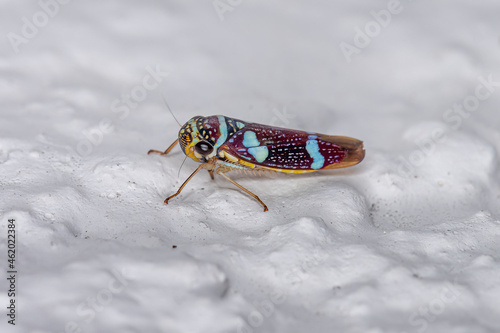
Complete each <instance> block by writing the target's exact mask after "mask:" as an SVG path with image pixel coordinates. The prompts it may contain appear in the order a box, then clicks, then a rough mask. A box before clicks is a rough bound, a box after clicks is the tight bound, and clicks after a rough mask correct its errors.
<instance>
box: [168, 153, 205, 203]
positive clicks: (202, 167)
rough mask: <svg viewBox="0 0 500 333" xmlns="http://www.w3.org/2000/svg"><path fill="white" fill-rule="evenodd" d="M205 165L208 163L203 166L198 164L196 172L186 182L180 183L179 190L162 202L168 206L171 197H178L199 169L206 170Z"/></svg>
mask: <svg viewBox="0 0 500 333" xmlns="http://www.w3.org/2000/svg"><path fill="white" fill-rule="evenodd" d="M207 164H208V163H203V164H200V166H199V167H198V168H197V169H196V170H194V172H193V173H192V174H191V176H189V177H188V179H186V180H185V181H184V183H182V185H181V187H180V188H179V190H178V191H177V192H176V193H175V194H173V195H171V196H169V197H168V198H166V199H165V201H164V202H165V203H166V204H168V200H170V199H172V198H173V197H176V196H178V195H179V193H181V191H182V189H183V188H184V186H186V184H187V183H189V181H190V180H191V178H193V176H194V175H196V174H197V173H198V171H200V170H201V169H204V168H206V167H207Z"/></svg>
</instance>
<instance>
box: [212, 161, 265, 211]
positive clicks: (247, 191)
mask: <svg viewBox="0 0 500 333" xmlns="http://www.w3.org/2000/svg"><path fill="white" fill-rule="evenodd" d="M227 171H228V170H226V169H225V168H219V169H217V171H216V172H217V174H218V175H221V176H222V177H224V178H225V179H226V180H227V181H228V182H230V183H231V184H233V185H235V186H237V187H238V188H239V189H240V190H242V191H245V192H246V193H248V194H250V195H251V196H252V197H254V198H255V199H256V200H257V201H258V202H260V204H261V205H262V206H264V211H265V212H267V211H268V210H269V209H268V208H267V206H266V204H265V203H264V202H263V201H262V200H260V198H259V197H258V196H257V195H256V194H254V193H252V192H250V191H249V190H247V189H246V188H244V187H243V186H241V185H240V184H238V183H237V182H235V181H234V180H232V179H231V178H229V177H228V176H227V175H226V174H225V172H227Z"/></svg>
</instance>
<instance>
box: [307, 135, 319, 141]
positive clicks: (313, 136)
mask: <svg viewBox="0 0 500 333" xmlns="http://www.w3.org/2000/svg"><path fill="white" fill-rule="evenodd" d="M308 138H309V140H316V139H317V138H318V136H317V135H309V137H308Z"/></svg>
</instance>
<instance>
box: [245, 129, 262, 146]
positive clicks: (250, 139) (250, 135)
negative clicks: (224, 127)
mask: <svg viewBox="0 0 500 333" xmlns="http://www.w3.org/2000/svg"><path fill="white" fill-rule="evenodd" d="M243 145H244V146H245V147H257V146H259V145H260V142H259V140H257V135H256V134H255V132H253V131H247V132H245V135H244V136H243Z"/></svg>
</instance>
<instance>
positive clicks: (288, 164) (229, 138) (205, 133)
mask: <svg viewBox="0 0 500 333" xmlns="http://www.w3.org/2000/svg"><path fill="white" fill-rule="evenodd" d="M177 143H179V144H180V146H181V148H182V151H183V152H184V154H185V155H186V156H187V157H190V158H192V159H193V160H195V161H196V162H199V163H201V164H200V165H199V166H198V168H197V169H196V170H195V171H194V172H193V173H192V174H191V175H190V176H189V177H188V178H187V179H186V181H184V183H183V184H182V185H181V187H180V188H179V190H178V191H177V192H176V193H175V194H173V195H171V196H169V197H168V198H166V199H165V203H166V204H168V201H169V200H170V199H172V198H174V197H176V196H177V195H179V193H181V191H182V189H183V188H184V187H185V186H186V184H187V183H188V182H189V181H190V180H191V178H193V176H194V175H195V174H196V173H198V171H200V170H202V169H206V170H208V172H209V174H210V177H211V178H212V179H214V173H216V174H218V175H220V176H222V177H223V178H225V179H226V180H227V181H229V182H230V183H232V184H234V185H235V186H237V187H238V188H240V189H241V190H243V191H244V192H246V193H248V194H249V195H251V196H252V197H254V198H255V199H256V200H257V201H258V202H259V203H260V204H261V205H262V206H263V207H264V211H267V210H268V208H267V206H266V204H265V203H264V202H263V201H262V200H260V198H259V197H258V196H257V195H255V194H254V193H252V192H251V191H249V190H248V189H246V188H244V187H243V186H241V185H240V184H238V183H237V182H235V181H234V180H232V179H231V178H229V177H228V176H227V175H226V173H227V172H229V171H231V170H256V171H277V172H285V173H306V172H314V171H318V170H327V169H336V168H346V167H350V166H353V165H356V164H358V163H359V162H361V161H362V160H363V158H364V156H365V150H364V149H363V142H362V141H360V140H358V139H354V138H350V137H346V136H332V135H325V134H319V133H312V132H305V131H299V130H292V129H287V128H280V127H274V126H266V125H261V124H256V123H249V122H245V121H242V120H239V119H234V118H229V117H225V116H219V115H216V116H209V117H202V116H196V117H193V118H191V119H190V120H189V121H188V122H187V123H185V124H184V126H182V127H181V129H180V131H179V136H178V139H177V140H175V142H174V143H172V144H171V145H170V147H168V148H167V150H165V151H159V150H153V149H152V150H150V151H149V152H148V154H151V153H157V154H161V155H167V154H168V153H169V152H170V151H171V150H172V148H174V146H175V145H176V144H177Z"/></svg>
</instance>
